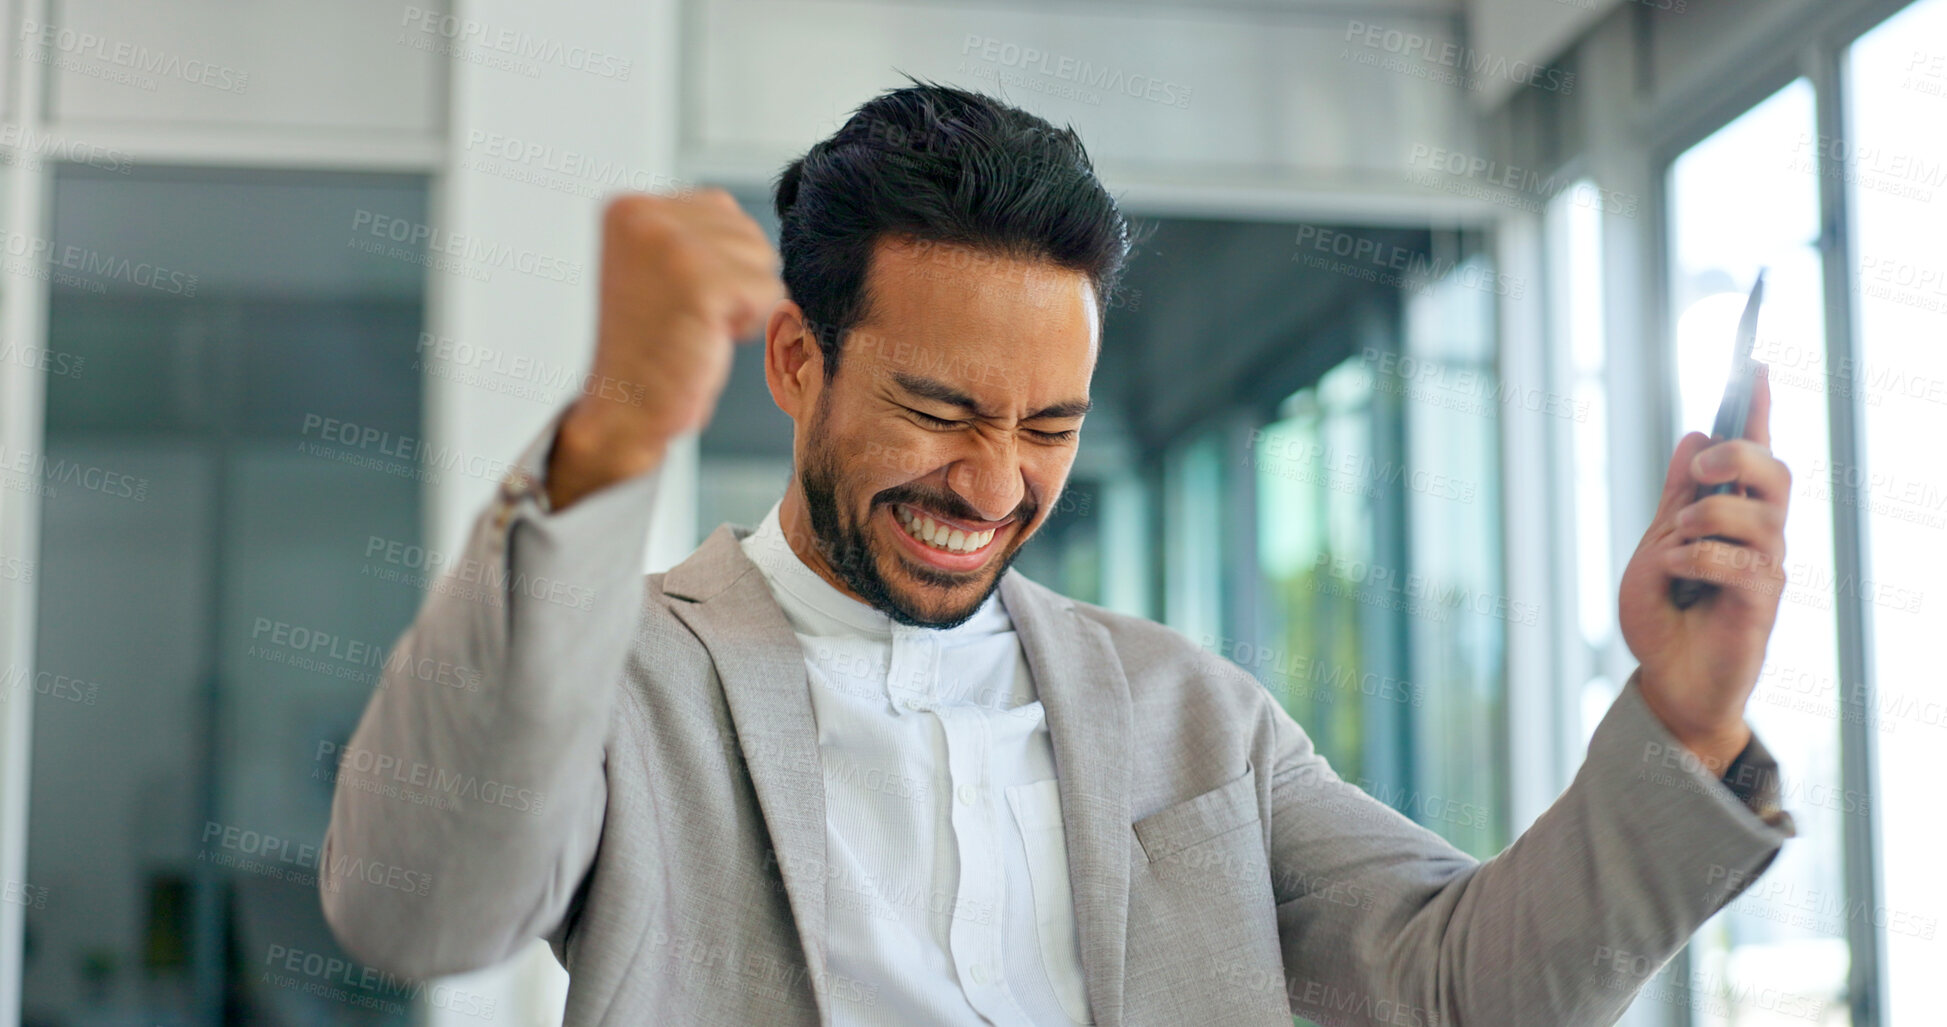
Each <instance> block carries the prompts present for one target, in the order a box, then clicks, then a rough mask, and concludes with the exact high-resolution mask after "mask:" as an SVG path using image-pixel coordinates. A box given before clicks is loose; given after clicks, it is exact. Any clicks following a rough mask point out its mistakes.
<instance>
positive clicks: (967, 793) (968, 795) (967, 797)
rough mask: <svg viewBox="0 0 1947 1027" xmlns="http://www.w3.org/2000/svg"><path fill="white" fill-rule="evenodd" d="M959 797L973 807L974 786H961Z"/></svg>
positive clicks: (976, 970) (976, 969) (976, 971)
mask: <svg viewBox="0 0 1947 1027" xmlns="http://www.w3.org/2000/svg"><path fill="white" fill-rule="evenodd" d="M959 795H960V801H961V802H963V803H965V804H967V805H969V806H971V805H973V801H974V786H973V785H961V786H960V792H959ZM979 972H980V970H979V968H978V967H976V968H975V969H974V973H979Z"/></svg>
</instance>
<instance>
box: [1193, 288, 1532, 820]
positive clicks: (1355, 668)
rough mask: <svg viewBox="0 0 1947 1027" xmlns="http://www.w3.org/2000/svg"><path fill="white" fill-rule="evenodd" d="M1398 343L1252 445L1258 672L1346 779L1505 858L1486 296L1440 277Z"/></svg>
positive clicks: (1248, 652)
mask: <svg viewBox="0 0 1947 1027" xmlns="http://www.w3.org/2000/svg"><path fill="white" fill-rule="evenodd" d="M1423 270H1424V271H1425V273H1424V274H1422V275H1420V276H1417V277H1416V278H1415V280H1414V282H1413V284H1412V286H1411V287H1410V288H1409V290H1408V292H1407V293H1406V294H1405V295H1404V296H1403V297H1402V301H1403V302H1402V313H1403V316H1404V323H1403V325H1402V326H1401V328H1402V332H1401V339H1402V340H1403V341H1402V344H1401V345H1400V346H1399V347H1398V348H1393V347H1369V348H1367V349H1365V350H1364V351H1362V352H1361V353H1359V354H1357V355H1355V356H1352V357H1350V358H1348V359H1347V360H1346V361H1344V362H1343V363H1341V364H1339V365H1338V366H1337V367H1335V368H1333V369H1332V370H1330V371H1328V372H1327V373H1326V374H1325V375H1324V376H1322V377H1321V378H1320V379H1319V381H1318V383H1317V384H1316V385H1315V386H1312V387H1309V388H1305V389H1301V390H1299V391H1298V392H1296V393H1294V394H1293V395H1292V396H1290V397H1289V398H1288V399H1286V400H1285V401H1284V403H1283V404H1282V405H1281V406H1280V408H1279V410H1278V416H1277V418H1276V419H1275V420H1273V421H1271V422H1270V423H1268V424H1265V425H1263V426H1262V427H1261V428H1259V429H1257V430H1256V431H1254V432H1252V434H1251V445H1250V450H1249V453H1248V454H1247V455H1246V456H1245V457H1244V460H1245V461H1246V462H1248V463H1249V465H1250V466H1251V468H1252V469H1253V470H1252V473H1253V475H1254V479H1255V480H1254V484H1255V491H1256V493H1257V501H1258V518H1257V523H1258V532H1257V540H1256V541H1257V546H1256V548H1257V553H1258V558H1257V560H1258V568H1257V570H1258V574H1259V578H1260V588H1259V593H1260V595H1261V597H1262V599H1261V602H1260V609H1259V610H1258V618H1257V620H1258V623H1257V632H1256V638H1258V639H1260V640H1261V642H1262V644H1261V645H1257V646H1253V647H1249V648H1248V649H1247V648H1245V647H1242V646H1239V647H1236V649H1235V651H1232V652H1227V653H1226V654H1225V655H1227V656H1230V657H1231V658H1232V659H1234V660H1236V661H1238V662H1239V663H1240V664H1242V665H1244V666H1245V667H1247V668H1249V669H1251V670H1252V671H1253V672H1255V673H1256V674H1257V675H1258V677H1259V679H1260V680H1262V681H1263V682H1264V684H1265V687H1266V688H1268V689H1270V691H1271V694H1272V695H1273V696H1274V697H1276V698H1277V700H1278V702H1279V703H1280V704H1282V705H1283V706H1284V708H1285V709H1286V711H1288V712H1289V713H1290V714H1291V715H1292V718H1293V719H1295V720H1297V721H1298V722H1299V723H1300V724H1301V725H1303V726H1304V727H1305V729H1306V731H1307V732H1308V733H1309V734H1310V735H1311V737H1312V739H1313V742H1314V743H1315V744H1316V745H1317V747H1318V750H1319V751H1320V752H1321V753H1322V754H1324V755H1325V757H1326V758H1327V759H1329V760H1330V761H1331V762H1332V765H1333V767H1334V768H1335V769H1337V770H1338V772H1339V773H1340V774H1341V775H1342V776H1344V777H1345V778H1346V779H1348V780H1351V781H1355V782H1357V783H1358V784H1359V785H1360V787H1362V788H1365V789H1366V790H1367V791H1368V792H1370V793H1372V794H1373V795H1374V796H1375V797H1377V798H1379V799H1380V800H1381V801H1383V802H1386V803H1387V804H1389V805H1391V806H1393V807H1394V808H1396V809H1399V810H1400V811H1401V812H1404V813H1405V814H1407V815H1408V816H1410V817H1412V818H1414V819H1415V820H1417V821H1419V822H1420V823H1423V824H1425V825H1427V826H1428V827H1429V828H1431V829H1433V830H1434V831H1436V832H1438V833H1439V834H1441V835H1442V836H1444V837H1446V838H1447V839H1448V840H1450V841H1452V842H1453V843H1454V844H1456V845H1458V846H1459V847H1461V848H1462V849H1464V850H1466V851H1468V852H1470V853H1473V854H1474V855H1476V856H1479V857H1482V858H1485V857H1487V856H1491V855H1493V854H1494V853H1495V852H1497V851H1499V850H1500V849H1501V848H1502V847H1504V846H1505V845H1506V843H1507V817H1506V812H1505V811H1506V802H1505V798H1504V797H1505V795H1506V792H1507V787H1506V772H1507V763H1506V759H1505V753H1506V745H1507V732H1506V729H1505V724H1506V716H1505V714H1506V710H1505V705H1504V703H1505V695H1506V690H1505V687H1504V685H1505V676H1506V675H1505V667H1506V660H1505V643H1506V632H1507V630H1508V623H1509V621H1510V619H1511V618H1513V619H1517V620H1518V619H1520V618H1521V617H1523V616H1526V615H1531V614H1532V612H1533V611H1527V613H1526V614H1524V612H1523V608H1522V607H1521V606H1520V604H1512V603H1510V602H1509V601H1508V600H1506V599H1505V597H1504V596H1503V594H1502V587H1501V566H1502V561H1501V551H1500V546H1499V539H1500V511H1499V506H1498V497H1499V494H1500V489H1499V485H1498V473H1499V443H1498V431H1499V423H1500V422H1499V416H1498V415H1499V404H1500V403H1501V402H1503V401H1506V400H1508V399H1509V396H1508V394H1507V393H1506V391H1505V390H1503V389H1501V388H1499V386H1498V385H1497V383H1496V379H1495V375H1494V370H1493V337H1492V327H1493V314H1494V297H1493V286H1494V285H1495V284H1497V283H1499V282H1500V281H1501V279H1500V278H1499V277H1497V276H1496V275H1495V274H1494V273H1493V271H1492V269H1491V268H1489V267H1488V266H1487V265H1486V262H1485V260H1483V259H1482V258H1479V257H1474V258H1471V259H1468V260H1465V261H1462V262H1460V263H1459V264H1458V265H1456V264H1455V262H1454V261H1453V260H1451V259H1446V260H1434V261H1429V262H1428V265H1427V267H1426V268H1425V269H1423Z"/></svg>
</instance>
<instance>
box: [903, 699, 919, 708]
mask: <svg viewBox="0 0 1947 1027" xmlns="http://www.w3.org/2000/svg"><path fill="white" fill-rule="evenodd" d="M900 705H901V706H904V707H906V708H907V709H909V710H917V709H919V700H918V699H907V700H904V701H902V702H901V703H900Z"/></svg>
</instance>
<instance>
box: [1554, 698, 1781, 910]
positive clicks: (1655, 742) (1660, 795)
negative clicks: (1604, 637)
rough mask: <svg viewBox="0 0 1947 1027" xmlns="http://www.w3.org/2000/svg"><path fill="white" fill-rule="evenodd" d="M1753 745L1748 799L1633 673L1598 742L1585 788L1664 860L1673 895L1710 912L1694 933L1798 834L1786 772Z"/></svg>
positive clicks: (1748, 755) (1636, 841) (1746, 776)
mask: <svg viewBox="0 0 1947 1027" xmlns="http://www.w3.org/2000/svg"><path fill="white" fill-rule="evenodd" d="M1753 739H1754V742H1753V744H1752V745H1751V746H1750V747H1748V748H1747V749H1746V750H1745V752H1744V753H1743V754H1742V756H1741V758H1740V760H1734V761H1733V765H1732V769H1733V771H1734V772H1737V773H1738V774H1739V778H1738V780H1739V787H1740V788H1742V789H1743V792H1744V794H1740V793H1739V790H1738V789H1734V788H1733V787H1732V786H1731V785H1729V784H1727V783H1726V782H1725V781H1724V780H1723V778H1722V777H1721V776H1720V775H1718V774H1717V773H1714V772H1712V771H1710V770H1707V769H1705V767H1704V765H1703V761H1702V760H1699V759H1698V758H1697V756H1696V754H1695V753H1692V752H1691V751H1690V750H1689V749H1688V748H1686V747H1685V746H1684V745H1683V743H1682V742H1679V741H1678V740H1677V738H1676V736H1675V735H1674V734H1672V733H1671V732H1670V729H1669V728H1668V727H1666V726H1664V724H1663V721H1662V720H1660V719H1658V718H1657V716H1656V714H1655V713H1654V712H1653V711H1651V710H1650V708H1649V704H1648V703H1647V702H1645V701H1644V699H1643V694H1642V690H1641V686H1640V683H1639V681H1638V678H1637V675H1634V674H1632V675H1630V678H1629V681H1628V682H1627V683H1625V684H1624V685H1623V690H1622V694H1621V695H1619V696H1617V697H1616V701H1615V703H1614V704H1613V705H1612V706H1610V707H1609V712H1608V714H1607V715H1606V716H1604V717H1603V718H1602V722H1601V723H1600V724H1598V725H1597V726H1596V729H1595V734H1594V736H1593V737H1592V738H1591V739H1590V740H1589V757H1588V760H1587V761H1586V762H1585V763H1584V764H1583V765H1582V770H1581V773H1580V774H1579V775H1578V781H1579V783H1582V784H1583V785H1584V786H1585V787H1587V788H1589V789H1590V790H1591V791H1590V794H1591V795H1593V796H1597V797H1598V798H1596V799H1595V800H1594V802H1595V807H1596V809H1597V810H1598V812H1597V815H1598V816H1600V817H1603V818H1606V819H1609V820H1610V822H1611V829H1612V830H1614V831H1616V832H1619V833H1620V834H1622V835H1625V836H1628V837H1629V838H1631V839H1632V841H1631V842H1630V843H1629V844H1630V845H1631V846H1632V847H1635V846H1640V847H1641V848H1642V849H1643V850H1644V851H1645V852H1648V853H1654V854H1655V855H1654V856H1653V859H1654V860H1655V862H1656V863H1657V871H1656V874H1655V876H1657V877H1660V878H1662V879H1663V881H1664V886H1665V887H1667V888H1671V889H1674V894H1679V895H1680V894H1685V893H1687V894H1688V896H1689V898H1690V901H1695V902H1699V903H1701V905H1700V906H1698V907H1693V909H1694V913H1695V914H1697V917H1696V921H1695V923H1693V924H1691V929H1694V927H1695V925H1696V924H1701V923H1702V922H1703V919H1704V918H1705V916H1707V915H1708V914H1709V913H1710V912H1712V911H1714V910H1716V909H1720V908H1722V907H1723V906H1724V905H1725V904H1728V903H1729V902H1730V901H1731V900H1732V899H1735V898H1736V897H1737V896H1738V894H1739V893H1741V892H1742V891H1743V890H1744V889H1745V888H1746V887H1748V886H1749V885H1750V884H1751V882H1753V881H1755V880H1756V879H1757V878H1758V876H1759V875H1760V874H1762V873H1764V871H1765V870H1766V869H1768V868H1769V867H1770V865H1771V863H1772V861H1773V860H1775V859H1776V858H1777V856H1778V852H1779V850H1780V849H1781V848H1782V846H1783V845H1784V842H1785V839H1787V838H1792V837H1796V836H1797V833H1798V831H1797V828H1796V826H1795V825H1794V824H1793V822H1792V819H1791V815H1790V814H1788V813H1786V812H1785V811H1784V810H1782V809H1779V808H1778V805H1777V797H1778V786H1777V763H1776V762H1775V761H1774V760H1773V759H1772V757H1771V754H1770V752H1769V750H1767V749H1766V748H1765V747H1764V744H1763V743H1762V742H1757V741H1755V739H1756V736H1755V735H1753ZM1740 766H1741V767H1743V768H1748V769H1742V770H1740V769H1738V768H1739V767H1740ZM1582 778H1586V779H1587V780H1586V781H1580V779H1582Z"/></svg>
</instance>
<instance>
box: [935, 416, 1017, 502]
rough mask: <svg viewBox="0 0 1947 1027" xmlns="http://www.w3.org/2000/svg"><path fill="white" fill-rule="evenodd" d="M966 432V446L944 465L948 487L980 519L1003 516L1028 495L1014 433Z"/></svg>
mask: <svg viewBox="0 0 1947 1027" xmlns="http://www.w3.org/2000/svg"><path fill="white" fill-rule="evenodd" d="M968 435H969V436H972V438H971V441H969V443H968V449H967V450H966V452H964V453H962V454H961V456H960V458H959V459H957V460H955V461H954V462H953V464H952V465H951V466H949V467H948V468H947V473H946V483H947V487H948V488H950V489H952V490H953V491H954V493H955V494H957V495H959V497H960V498H962V499H964V500H966V501H967V502H968V504H969V505H971V506H972V507H973V508H974V512H975V513H977V514H979V515H980V517H981V518H982V519H983V520H988V521H998V520H1002V519H1004V518H1006V517H1008V516H1010V515H1012V514H1013V513H1014V511H1015V509H1016V508H1018V507H1019V506H1020V505H1021V500H1022V498H1023V497H1025V496H1026V495H1027V481H1026V480H1025V479H1024V478H1023V477H1022V476H1021V461H1020V459H1019V454H1018V452H1017V450H1016V448H1015V446H1016V443H1015V441H1014V437H1013V435H1011V434H1008V435H1005V436H1003V437H1001V438H985V437H981V433H978V432H969V433H968Z"/></svg>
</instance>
